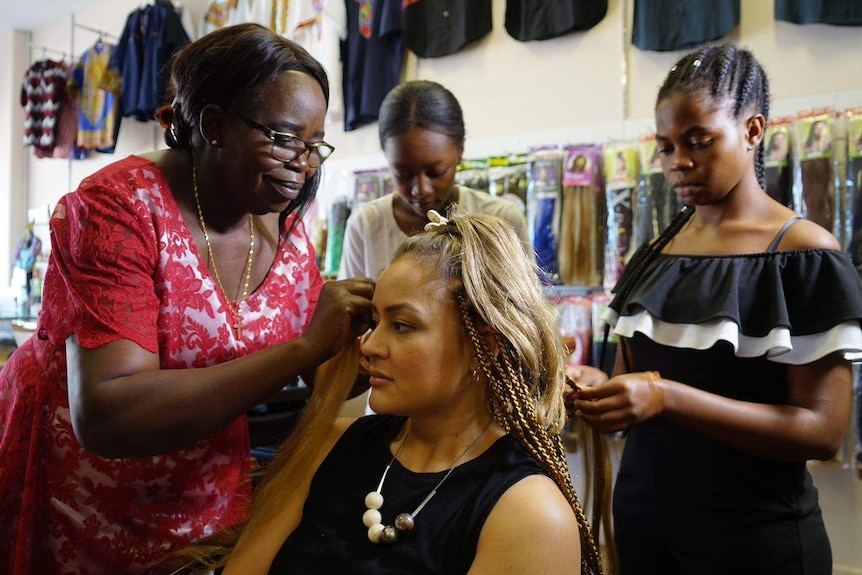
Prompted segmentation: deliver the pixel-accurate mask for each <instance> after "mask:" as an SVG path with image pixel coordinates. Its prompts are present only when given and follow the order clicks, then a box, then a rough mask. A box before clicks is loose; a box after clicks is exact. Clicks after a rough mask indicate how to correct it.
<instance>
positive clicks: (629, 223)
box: [603, 145, 638, 289]
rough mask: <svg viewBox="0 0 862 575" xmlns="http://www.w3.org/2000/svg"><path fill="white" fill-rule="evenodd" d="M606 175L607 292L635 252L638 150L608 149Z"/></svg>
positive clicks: (628, 148) (627, 147)
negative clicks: (634, 230)
mask: <svg viewBox="0 0 862 575" xmlns="http://www.w3.org/2000/svg"><path fill="white" fill-rule="evenodd" d="M603 161H604V173H605V211H606V214H607V218H606V220H605V222H606V224H605V271H604V274H603V276H604V277H603V280H604V287H605V289H611V288H613V287H614V285H616V283H617V281H618V280H619V279H620V276H621V275H622V273H623V269H624V268H625V264H626V262H628V260H629V258H630V257H631V254H632V253H633V252H634V250H635V247H636V245H635V243H634V234H633V225H634V207H633V205H632V200H633V198H634V191H635V186H636V184H637V178H638V149H637V148H636V147H635V146H630V145H618V146H609V147H607V148H605V150H604V154H603Z"/></svg>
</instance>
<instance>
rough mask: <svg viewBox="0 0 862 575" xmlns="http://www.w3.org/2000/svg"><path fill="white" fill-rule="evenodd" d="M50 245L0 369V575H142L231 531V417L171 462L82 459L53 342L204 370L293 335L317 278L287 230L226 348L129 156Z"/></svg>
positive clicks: (141, 165)
mask: <svg viewBox="0 0 862 575" xmlns="http://www.w3.org/2000/svg"><path fill="white" fill-rule="evenodd" d="M290 224H291V220H290V219H289V220H288V222H287V225H288V226H290ZM51 233H52V244H53V252H52V254H51V259H50V263H49V266H48V272H47V274H46V277H45V286H44V301H43V308H42V312H41V316H40V320H39V329H38V332H37V335H36V336H34V337H32V338H30V340H29V341H28V342H27V343H26V344H24V345H23V346H22V347H21V348H20V349H18V350H17V351H16V352H15V354H13V356H12V357H11V358H10V361H9V362H8V364H7V365H6V367H5V369H4V370H3V371H2V373H0V573H14V574H16V575H28V574H38V575H47V574H52V575H54V574H57V575H59V574H70V575H72V574H74V575H85V574H96V573H104V574H108V573H110V574H119V573H123V574H132V573H144V572H146V571H147V569H148V567H150V566H152V565H153V564H155V563H156V562H158V561H159V560H160V559H161V558H163V557H164V556H165V554H166V553H168V552H170V551H171V550H174V549H176V548H178V547H180V546H183V545H185V544H187V543H189V542H192V541H195V540H198V539H200V538H201V537H204V536H206V535H208V534H210V533H212V532H213V531H215V530H216V529H219V528H221V527H223V526H228V525H232V524H235V523H237V522H239V521H241V520H243V519H244V517H245V514H246V513H247V508H246V504H247V495H248V492H247V487H245V485H246V484H245V483H244V481H243V476H244V473H246V472H247V471H248V466H249V457H248V453H249V441H248V430H247V426H246V421H245V418H244V417H241V418H239V419H237V420H235V421H234V422H232V423H231V424H229V425H227V426H225V427H224V428H223V429H221V430H220V431H219V432H217V433H216V434H215V435H213V436H212V437H210V438H208V439H205V440H203V441H200V442H199V443H196V444H194V445H191V446H189V447H187V448H186V449H183V450H181V451H177V452H174V453H171V454H169V455H163V456H157V457H148V458H142V459H102V458H100V457H97V456H95V455H92V454H90V453H88V452H86V451H85V450H84V449H83V448H82V447H81V445H80V444H79V443H78V441H77V440H76V439H75V435H74V433H73V431H72V425H71V422H70V416H69V400H68V396H67V390H66V355H65V347H64V341H65V340H66V338H67V337H68V336H70V335H71V334H73V333H74V334H77V336H78V339H79V341H80V342H81V345H83V346H84V347H87V348H95V347H98V346H101V345H104V344H107V343H109V342H112V341H115V340H119V339H126V340H130V341H133V342H135V343H137V344H138V345H140V346H141V347H143V348H144V349H146V350H148V351H151V352H154V353H158V354H159V356H160V358H161V367H162V369H185V368H196V367H205V366H209V365H213V364H217V363H221V362H224V361H228V360H230V359H233V358H236V357H240V356H243V355H246V354H248V353H252V352H254V351H256V350H259V349H262V348H264V347H267V346H269V345H271V344H274V343H277V342H281V341H285V340H289V339H291V338H294V337H296V336H297V335H299V334H300V333H301V332H302V331H303V330H304V329H305V327H306V325H307V324H308V322H309V320H310V316H311V313H312V311H313V309H314V306H315V304H316V303H317V298H318V296H319V293H320V289H321V286H322V281H321V278H320V274H319V272H318V270H317V267H316V264H315V260H314V253H313V250H312V247H311V244H310V242H309V240H308V237H307V235H306V233H305V229H304V227H303V226H302V223H301V222H297V223H296V226H295V227H294V229H293V231H292V232H291V234H290V236H289V237H287V238H282V239H281V241H280V245H279V252H278V255H277V256H276V259H275V262H274V263H273V266H272V269H271V270H270V272H269V274H268V275H267V277H266V279H265V280H264V283H263V285H261V286H260V287H259V288H258V289H257V290H256V291H255V292H254V293H253V294H252V295H250V296H249V297H248V298H247V299H246V300H245V301H244V302H243V303H242V306H241V310H242V316H243V321H244V324H243V329H242V337H241V339H240V340H237V339H236V334H235V332H234V330H233V329H231V328H230V324H231V316H230V311H229V309H228V308H227V305H226V302H225V299H224V297H223V296H222V295H221V292H220V291H219V290H218V289H217V288H216V285H215V282H214V280H213V278H212V276H211V275H210V274H209V271H208V270H207V268H206V266H205V262H204V260H203V259H202V258H201V257H200V254H199V253H198V251H197V248H196V246H195V244H194V242H193V240H192V237H191V235H190V234H189V229H188V228H187V226H186V224H185V223H184V222H183V220H182V217H181V216H180V212H179V210H178V208H177V205H176V203H175V202H174V199H173V196H172V195H171V192H170V190H169V189H168V187H167V182H166V181H165V179H164V177H163V175H162V174H161V172H160V171H159V170H158V168H157V167H156V166H155V165H154V164H152V163H151V162H149V161H148V160H145V159H143V158H139V157H131V158H128V159H125V160H122V161H120V162H117V163H115V164H112V165H110V166H108V167H106V168H104V169H103V170H101V171H99V172H98V173H96V174H95V175H93V176H92V177H90V178H88V179H86V180H84V181H83V182H82V183H81V186H80V188H79V189H78V191H77V192H75V193H72V194H68V195H67V196H65V197H64V198H63V199H62V200H61V201H60V202H59V203H58V205H57V207H56V209H55V210H54V214H53V216H52V218H51ZM178 408H179V407H178Z"/></svg>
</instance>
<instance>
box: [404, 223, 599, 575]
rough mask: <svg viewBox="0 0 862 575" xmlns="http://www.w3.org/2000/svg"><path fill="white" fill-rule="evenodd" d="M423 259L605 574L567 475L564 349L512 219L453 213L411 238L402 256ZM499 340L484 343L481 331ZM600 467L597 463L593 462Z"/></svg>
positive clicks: (498, 416)
mask: <svg viewBox="0 0 862 575" xmlns="http://www.w3.org/2000/svg"><path fill="white" fill-rule="evenodd" d="M408 254H409V255H411V256H413V257H416V258H419V259H424V260H427V261H428V264H429V265H430V266H433V267H434V268H436V269H438V270H439V275H440V277H442V278H445V279H447V280H449V284H450V285H449V290H450V294H451V297H452V298H453V300H454V301H455V302H456V303H457V305H458V307H459V309H460V311H461V317H462V321H463V323H464V328H465V330H466V332H467V334H468V336H469V338H470V341H471V342H472V344H473V348H474V351H475V353H476V357H477V359H478V362H479V365H480V369H481V371H482V373H483V374H484V375H485V379H486V381H487V386H488V409H489V411H490V413H491V415H492V417H493V418H494V420H495V421H496V422H497V424H499V425H500V426H501V427H502V428H503V429H505V430H506V431H507V432H508V433H511V434H512V435H513V436H515V437H516V438H517V439H518V440H519V442H520V443H521V444H522V445H523V446H524V448H525V449H526V450H527V451H528V452H529V453H530V454H531V455H532V456H533V457H535V458H536V460H537V461H538V462H539V463H540V465H542V467H543V468H544V469H545V471H546V472H547V473H548V475H549V476H550V477H551V478H552V479H553V481H554V482H555V483H556V484H557V486H558V487H559V489H560V491H561V492H562V493H563V494H564V496H565V497H566V499H567V501H568V502H569V504H570V505H571V507H572V509H573V511H574V512H575V516H576V518H577V521H578V525H579V529H578V531H579V538H580V547H581V572H582V573H584V574H587V575H598V574H601V573H602V572H603V567H602V560H601V555H600V552H599V548H598V545H597V544H596V538H595V537H594V533H593V530H592V529H591V528H590V524H589V521H588V520H587V517H586V514H585V513H584V510H583V508H582V506H581V504H580V502H579V500H578V496H577V494H576V493H575V489H574V487H573V486H572V481H571V476H570V475H569V468H568V463H567V460H566V452H565V448H564V446H563V443H562V440H561V437H560V431H561V430H562V428H563V426H564V424H565V421H566V413H565V407H564V405H563V391H564V385H565V358H566V351H565V347H564V346H563V343H562V341H561V339H560V337H559V334H558V330H557V323H556V319H555V317H554V312H553V308H552V307H551V305H550V303H549V302H548V301H547V299H546V298H545V296H544V294H543V292H542V289H541V285H540V283H539V280H538V269H537V268H536V266H535V264H533V262H532V261H531V260H530V258H529V257H527V255H526V253H525V252H524V250H523V248H522V247H521V243H520V241H519V240H518V237H517V235H516V234H515V232H514V230H513V229H512V228H511V226H510V225H509V224H507V223H506V222H504V221H503V220H501V219H499V218H496V217H494V216H490V215H484V214H469V215H459V214H457V213H456V214H455V215H451V214H450V219H449V221H448V223H447V224H445V225H438V226H435V227H434V228H433V229H432V230H431V231H430V232H426V233H423V234H418V235H416V236H412V237H411V238H409V239H408V240H407V241H406V242H405V243H404V244H402V245H401V247H400V248H399V249H398V250H397V251H396V253H395V255H394V256H393V261H395V260H397V259H398V258H400V257H402V256H404V255H408ZM486 327H489V328H491V331H492V332H493V334H494V338H495V339H496V342H497V348H498V351H497V353H496V354H494V353H492V352H491V350H490V349H489V346H488V343H487V340H486V338H485V336H484V335H483V333H484V332H483V331H482V330H483V329H484V328H486ZM596 467H598V466H596Z"/></svg>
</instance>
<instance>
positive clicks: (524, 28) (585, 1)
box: [506, 0, 608, 42]
mask: <svg viewBox="0 0 862 575" xmlns="http://www.w3.org/2000/svg"><path fill="white" fill-rule="evenodd" d="M607 11H608V2H607V0H508V1H507V2H506V31H507V32H508V33H509V35H510V36H511V37H512V38H515V39H516V40H520V41H521V42H525V41H527V40H549V39H551V38H556V37H558V36H563V35H565V34H570V33H572V32H579V31H582V30H589V29H590V28H592V27H593V26H595V25H596V24H598V23H599V22H601V21H602V19H603V18H604V17H605V14H607Z"/></svg>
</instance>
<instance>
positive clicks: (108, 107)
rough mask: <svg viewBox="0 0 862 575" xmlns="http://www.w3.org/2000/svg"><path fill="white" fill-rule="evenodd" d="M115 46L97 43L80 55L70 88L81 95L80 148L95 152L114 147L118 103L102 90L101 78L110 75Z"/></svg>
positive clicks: (109, 93)
mask: <svg viewBox="0 0 862 575" xmlns="http://www.w3.org/2000/svg"><path fill="white" fill-rule="evenodd" d="M113 53H114V46H111V45H110V44H105V43H103V42H98V43H96V44H95V45H93V46H92V47H90V48H88V49H87V51H86V52H84V53H83V54H82V55H81V59H80V60H79V62H78V65H77V66H76V67H75V69H74V71H73V72H72V81H71V88H72V89H73V90H75V91H76V92H78V93H79V98H78V136H77V145H78V147H79V148H84V149H88V150H94V149H98V148H111V147H113V146H114V144H115V136H116V130H115V128H116V127H117V122H118V118H117V112H118V101H117V96H116V94H114V93H113V92H110V91H108V90H105V89H103V87H102V79H103V77H104V76H105V74H107V73H108V70H109V68H110V64H111V57H112V55H113Z"/></svg>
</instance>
